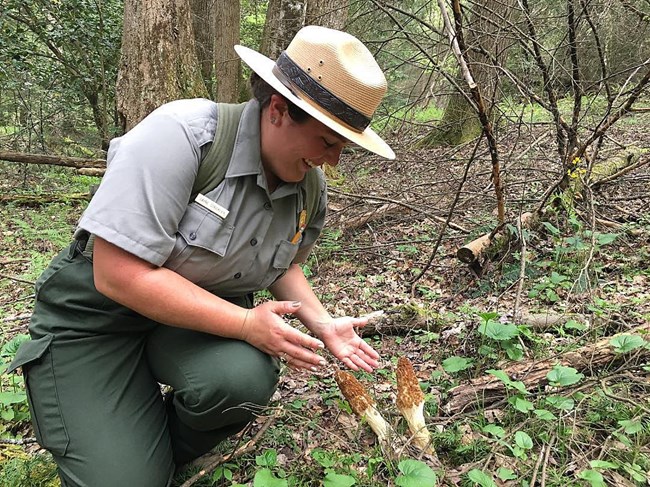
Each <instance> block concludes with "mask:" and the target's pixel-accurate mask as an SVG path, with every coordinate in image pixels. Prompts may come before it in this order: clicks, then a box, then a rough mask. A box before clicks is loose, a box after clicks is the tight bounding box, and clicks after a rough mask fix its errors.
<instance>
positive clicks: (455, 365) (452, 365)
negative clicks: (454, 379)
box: [442, 356, 474, 374]
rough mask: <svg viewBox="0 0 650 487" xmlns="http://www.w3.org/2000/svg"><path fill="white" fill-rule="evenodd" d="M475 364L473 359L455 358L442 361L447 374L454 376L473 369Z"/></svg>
mask: <svg viewBox="0 0 650 487" xmlns="http://www.w3.org/2000/svg"><path fill="white" fill-rule="evenodd" d="M473 363H474V361H473V360H472V359H469V358H465V357H456V356H453V357H448V358H446V359H445V360H443V361H442V368H443V369H445V371H446V372H448V373H450V374H453V373H455V372H461V371H463V370H467V369H469V368H471V367H472V365H473Z"/></svg>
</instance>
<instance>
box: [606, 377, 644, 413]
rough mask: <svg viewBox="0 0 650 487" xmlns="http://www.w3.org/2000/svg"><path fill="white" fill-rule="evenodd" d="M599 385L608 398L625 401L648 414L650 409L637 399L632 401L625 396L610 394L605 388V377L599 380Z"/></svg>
mask: <svg viewBox="0 0 650 487" xmlns="http://www.w3.org/2000/svg"><path fill="white" fill-rule="evenodd" d="M600 385H601V386H602V387H603V394H605V395H606V396H607V397H609V398H610V399H614V400H616V401H620V402H626V403H628V404H630V405H632V406H634V407H637V408H639V409H641V410H642V411H645V412H646V413H647V414H650V409H648V408H647V407H645V406H643V405H642V404H641V403H640V402H639V401H634V400H632V399H630V398H627V397H621V396H617V395H616V394H612V393H611V392H609V391H608V390H607V382H606V381H605V379H603V380H601V381H600Z"/></svg>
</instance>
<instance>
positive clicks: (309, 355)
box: [241, 301, 326, 371]
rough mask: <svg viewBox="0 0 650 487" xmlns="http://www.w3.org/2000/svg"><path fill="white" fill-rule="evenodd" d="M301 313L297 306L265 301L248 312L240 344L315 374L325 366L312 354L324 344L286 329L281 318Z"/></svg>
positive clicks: (291, 329) (318, 356) (316, 355)
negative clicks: (243, 341)
mask: <svg viewBox="0 0 650 487" xmlns="http://www.w3.org/2000/svg"><path fill="white" fill-rule="evenodd" d="M299 309H300V303H299V302H291V301H268V302H266V303H263V304H260V305H259V306H256V307H255V308H253V309H251V310H249V311H248V314H247V316H246V321H245V322H244V324H243V326H242V333H241V335H242V340H245V341H247V342H248V343H250V344H251V345H253V346H254V347H257V348H259V349H260V350H262V351H263V352H265V353H268V354H269V355H271V356H273V357H279V358H280V359H282V360H284V361H285V362H286V363H287V365H289V366H290V367H293V368H302V369H309V370H312V371H315V370H317V367H318V366H323V365H326V362H325V360H324V359H323V357H321V356H320V355H318V354H316V353H315V351H316V350H319V349H322V348H324V344H323V342H321V341H320V340H318V339H317V338H314V337H312V336H310V335H307V334H306V333H303V332H301V331H299V330H297V329H295V328H294V327H292V326H291V325H289V324H288V323H287V322H286V321H285V319H284V318H283V315H285V314H292V313H295V312H296V311H298V310H299Z"/></svg>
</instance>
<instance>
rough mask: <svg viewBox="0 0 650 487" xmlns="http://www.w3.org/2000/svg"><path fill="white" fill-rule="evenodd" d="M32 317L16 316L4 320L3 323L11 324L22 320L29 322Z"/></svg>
mask: <svg viewBox="0 0 650 487" xmlns="http://www.w3.org/2000/svg"><path fill="white" fill-rule="evenodd" d="M30 316H31V314H30V313H24V314H22V315H16V316H7V317H6V318H2V321H1V322H2V323H11V322H12V321H22V320H27V319H29V317H30Z"/></svg>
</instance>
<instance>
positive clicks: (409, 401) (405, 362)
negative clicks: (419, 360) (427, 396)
mask: <svg viewBox="0 0 650 487" xmlns="http://www.w3.org/2000/svg"><path fill="white" fill-rule="evenodd" d="M423 402H424V393H423V392H422V389H420V382H419V381H418V378H417V377H416V376H415V371H414V370H413V364H412V363H411V361H410V360H409V359H407V358H406V357H400V358H399V359H397V408H398V409H399V410H400V411H401V410H403V409H410V408H413V407H415V406H418V405H420V404H421V403H423Z"/></svg>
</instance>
